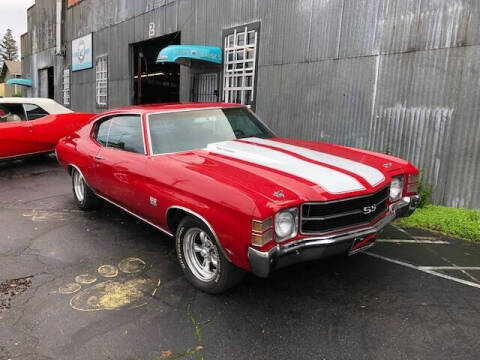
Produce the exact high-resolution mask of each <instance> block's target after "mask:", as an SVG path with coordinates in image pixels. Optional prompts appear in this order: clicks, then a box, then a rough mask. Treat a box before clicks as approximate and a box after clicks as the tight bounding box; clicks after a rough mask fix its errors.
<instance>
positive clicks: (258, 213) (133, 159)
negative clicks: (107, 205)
mask: <svg viewBox="0 0 480 360" xmlns="http://www.w3.org/2000/svg"><path fill="white" fill-rule="evenodd" d="M228 106H239V105H235V104H223V103H203V104H197V103H188V104H166V105H147V106H132V107H126V108H122V109H117V110H114V111H110V112H107V113H104V114H102V115H99V116H97V117H96V118H95V119H94V120H93V121H92V122H91V123H90V124H88V125H87V126H85V127H83V128H82V129H81V130H79V131H77V132H76V133H75V134H73V135H71V136H68V137H66V138H64V139H62V140H60V141H59V143H58V145H57V155H58V159H59V161H60V163H61V164H62V165H63V166H65V167H68V166H70V165H74V166H76V167H77V168H79V169H80V171H81V172H82V173H83V176H84V177H85V180H86V182H87V184H88V185H89V186H90V187H91V188H93V190H94V191H95V192H97V193H98V194H100V195H102V196H103V197H105V198H107V199H109V200H111V201H113V202H115V203H117V204H119V205H121V206H123V207H124V208H126V209H128V210H129V211H131V212H133V213H135V214H137V215H138V216H140V217H142V218H144V219H146V220H148V221H149V222H151V223H153V224H155V225H156V226H158V227H160V228H162V229H164V230H165V231H167V232H170V233H173V232H174V229H172V228H170V227H169V224H168V223H167V213H168V210H169V208H171V207H172V206H177V207H183V208H187V209H189V210H190V211H192V212H194V213H196V214H198V215H199V216H201V217H202V218H204V219H205V220H206V221H207V222H208V223H209V224H210V225H211V227H212V228H213V229H214V231H215V233H216V235H217V237H218V239H219V241H220V243H221V245H222V246H223V248H224V249H225V252H226V253H227V254H228V255H229V257H230V259H231V261H232V262H233V263H234V264H235V265H237V266H239V267H241V268H244V269H246V270H249V269H250V265H249V262H248V258H247V249H248V247H249V246H251V226H252V220H253V219H258V220H262V219H266V218H267V217H270V216H273V215H274V214H275V213H276V212H277V211H279V210H281V209H285V208H289V207H294V206H299V205H300V204H301V203H303V202H305V201H328V200H336V199H339V198H345V197H354V196H361V195H365V194H369V193H372V192H375V191H377V190H378V189H380V188H382V187H383V186H386V185H387V184H388V183H390V181H391V177H392V176H396V175H399V174H410V173H414V174H416V173H418V171H417V169H416V168H415V167H413V166H412V165H411V164H410V163H408V162H407V161H405V160H402V159H397V158H394V157H392V156H387V155H383V154H377V153H373V152H368V151H364V150H356V149H352V148H348V147H344V146H338V145H331V144H326V143H317V142H311V141H301V140H289V139H280V138H275V139H272V140H276V141H282V142H285V143H289V144H294V145H298V146H303V147H307V148H310V149H313V150H318V151H322V152H325V153H330V154H333V155H337V156H340V157H345V158H348V159H351V160H354V161H358V162H362V163H364V164H367V165H370V166H372V167H375V168H377V169H378V170H380V171H381V172H382V173H383V174H384V176H385V180H384V181H383V182H382V183H380V184H378V185H376V186H375V187H371V186H368V187H366V190H363V191H355V192H350V193H348V194H336V195H334V194H330V193H328V192H326V191H325V190H323V189H322V188H321V187H320V186H318V185H316V184H312V183H311V182H309V181H307V180H305V179H301V178H298V177H295V176H292V175H289V174H286V173H284V172H281V171H277V170H272V169H270V168H266V167H262V166H259V165H256V164H252V163H249V162H246V161H241V160H236V159H233V158H229V157H226V156H222V155H217V154H213V153H209V152H207V151H205V150H201V149H198V150H191V151H185V152H178V153H174V154H163V155H156V156H152V155H151V154H150V152H149V147H148V138H147V136H146V135H147V131H146V125H147V124H146V115H147V114H149V113H157V112H164V111H186V110H192V109H201V108H211V107H228ZM132 113H134V114H140V115H142V121H143V125H144V135H145V137H146V139H145V143H146V144H147V148H146V151H147V154H146V155H139V154H133V153H127V152H124V151H122V150H117V149H112V148H109V149H105V148H102V147H101V146H100V145H99V144H97V143H96V142H95V141H94V140H93V138H92V136H91V133H92V128H93V125H94V124H95V122H96V120H99V119H100V118H102V117H103V116H106V115H114V114H132ZM276 150H278V149H276ZM98 155H101V157H103V158H104V160H97V159H95V156H98ZM386 162H390V163H392V166H390V167H389V168H384V167H383V164H385V163H386ZM344 172H345V171H344ZM363 183H365V182H363ZM279 189H281V190H282V191H283V193H284V195H285V196H284V197H283V198H280V199H279V198H276V197H275V196H274V195H273V193H274V192H276V191H277V190H279ZM151 197H152V198H155V199H156V201H157V203H156V206H154V205H152V204H151V202H150V198H151ZM386 214H387V213H385V214H383V215H382V216H384V215H386ZM379 220H380V218H377V219H375V220H374V221H373V223H374V222H377V221H379ZM305 237H306V236H304V235H298V236H297V237H295V238H293V239H291V240H289V241H295V240H298V239H301V238H305ZM273 246H275V243H274V242H270V243H268V244H267V245H265V246H264V247H263V248H262V249H261V250H268V249H270V248H272V247H273Z"/></svg>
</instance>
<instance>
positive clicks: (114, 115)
mask: <svg viewBox="0 0 480 360" xmlns="http://www.w3.org/2000/svg"><path fill="white" fill-rule="evenodd" d="M119 116H139V117H140V124H141V126H142V142H143V154H141V153H135V152H132V151H128V150H122V149H117V148H112V147H108V146H103V145H102V144H100V143H99V142H98V141H97V139H96V138H95V136H94V134H93V133H94V132H95V129H96V127H97V126H98V123H99V122H102V121H104V120H105V121H108V120H109V119H108V118H110V119H111V118H114V117H119ZM90 137H91V138H92V139H93V141H95V143H96V144H97V145H98V146H100V147H101V148H102V149H114V150H120V151H125V152H128V153H130V154H138V155H148V154H147V144H146V143H145V126H144V125H143V116H142V113H121V114H108V115H105V116H102V117H100V118H98V119H95V121H94V122H93V124H92V130H91V131H90Z"/></svg>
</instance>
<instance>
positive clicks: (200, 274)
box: [183, 227, 218, 282]
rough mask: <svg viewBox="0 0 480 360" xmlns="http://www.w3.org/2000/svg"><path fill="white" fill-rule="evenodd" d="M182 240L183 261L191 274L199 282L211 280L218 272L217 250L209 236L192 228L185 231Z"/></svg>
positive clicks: (200, 230)
mask: <svg viewBox="0 0 480 360" xmlns="http://www.w3.org/2000/svg"><path fill="white" fill-rule="evenodd" d="M183 239H184V240H183V253H184V256H185V261H186V262H187V265H188V267H189V268H190V270H191V271H192V273H193V274H194V275H195V277H196V278H197V279H199V280H201V281H204V282H209V281H211V280H213V279H214V278H215V276H216V275H217V270H218V250H217V247H216V246H215V244H214V243H213V242H212V240H211V239H210V236H209V235H208V234H207V233H206V232H205V231H203V230H202V229H199V228H196V227H193V228H190V229H188V230H187V232H186V233H185V236H184V238H183Z"/></svg>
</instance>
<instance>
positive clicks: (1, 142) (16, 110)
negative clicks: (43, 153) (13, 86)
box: [0, 104, 40, 159]
mask: <svg viewBox="0 0 480 360" xmlns="http://www.w3.org/2000/svg"><path fill="white" fill-rule="evenodd" d="M38 151H40V150H39V148H38V144H37V143H36V139H35V134H34V131H33V127H32V124H31V123H30V122H29V121H27V118H26V116H25V111H24V110H23V105H22V104H0V159H1V158H9V157H15V156H21V155H27V154H31V153H35V152H38Z"/></svg>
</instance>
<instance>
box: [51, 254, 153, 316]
mask: <svg viewBox="0 0 480 360" xmlns="http://www.w3.org/2000/svg"><path fill="white" fill-rule="evenodd" d="M145 267H146V263H145V261H143V260H142V259H139V258H134V257H129V258H126V259H123V260H122V261H120V263H119V264H118V268H119V269H120V270H121V272H120V271H119V269H118V268H117V267H116V266H113V265H102V266H100V267H99V268H98V269H97V272H98V273H99V274H100V275H101V276H103V277H106V278H114V277H116V279H115V281H113V280H106V281H103V282H100V283H97V284H95V285H92V286H90V287H86V288H83V289H82V290H81V291H79V290H80V289H81V286H80V284H84V285H89V284H93V283H94V282H96V281H97V278H95V277H93V276H91V275H89V274H80V275H78V276H76V277H75V281H76V283H71V284H66V285H64V286H62V287H60V288H59V292H60V293H62V294H73V293H75V292H78V293H77V294H75V295H74V296H73V297H72V298H71V299H70V306H71V307H72V308H73V309H75V310H78V311H99V310H118V309H133V308H137V307H140V306H143V305H146V304H147V303H148V301H149V299H151V298H152V297H153V296H155V294H156V293H157V291H158V289H159V287H160V285H161V280H160V279H159V280H158V282H156V283H155V282H154V281H153V280H151V279H149V278H145V277H144V276H141V275H139V274H138V273H140V272H141V271H142V270H144V269H145ZM132 274H135V275H132ZM150 294H151V295H150Z"/></svg>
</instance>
